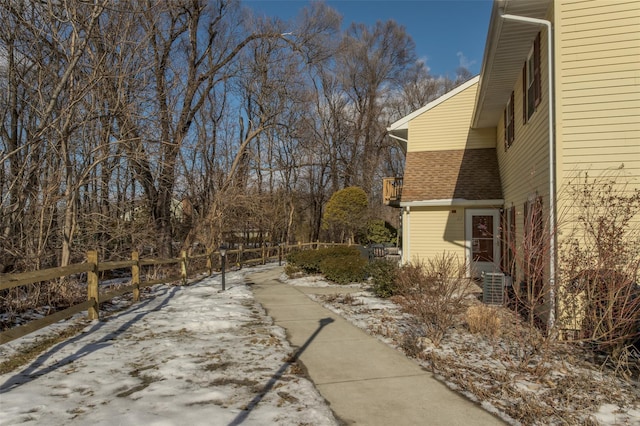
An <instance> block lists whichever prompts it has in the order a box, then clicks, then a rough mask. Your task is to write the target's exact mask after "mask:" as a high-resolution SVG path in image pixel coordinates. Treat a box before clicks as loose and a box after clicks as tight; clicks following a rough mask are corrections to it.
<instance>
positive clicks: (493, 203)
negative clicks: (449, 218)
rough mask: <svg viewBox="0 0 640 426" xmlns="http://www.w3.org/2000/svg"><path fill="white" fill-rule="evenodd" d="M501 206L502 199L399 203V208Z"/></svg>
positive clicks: (502, 203) (454, 199)
mask: <svg viewBox="0 0 640 426" xmlns="http://www.w3.org/2000/svg"><path fill="white" fill-rule="evenodd" d="M496 205H498V206H501V205H504V200H503V199H497V200H467V199H464V198H449V199H444V200H424V201H405V202H400V207H445V206H461V207H462V206H473V207H475V206H496Z"/></svg>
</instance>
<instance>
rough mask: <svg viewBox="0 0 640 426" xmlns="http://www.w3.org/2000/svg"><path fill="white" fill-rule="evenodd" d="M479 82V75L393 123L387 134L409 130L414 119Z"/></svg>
mask: <svg viewBox="0 0 640 426" xmlns="http://www.w3.org/2000/svg"><path fill="white" fill-rule="evenodd" d="M478 81H480V76H479V75H477V76H475V77H473V78H472V79H471V80H469V81H467V82H465V83H463V84H461V85H460V86H458V87H456V88H455V89H453V90H451V91H450V92H447V93H445V94H444V95H442V96H440V97H439V98H438V99H436V100H435V101H431V102H429V103H428V104H426V105H425V106H423V107H422V108H420V109H417V110H415V111H413V112H412V113H411V114H409V115H406V116H404V117H402V118H401V119H400V120H398V121H396V122H395V123H393V124H392V125H390V126H389V127H387V132H392V131H394V130H405V129H408V128H409V121H411V120H413V119H414V118H416V117H417V116H419V115H420V114H423V113H425V112H427V111H429V110H430V109H432V108H435V107H437V106H438V105H440V104H441V103H443V102H444V101H446V100H447V99H450V98H452V97H454V96H455V95H457V94H458V93H460V92H463V91H465V90H466V89H468V88H469V87H471V86H473V85H474V84H476V83H477V82H478Z"/></svg>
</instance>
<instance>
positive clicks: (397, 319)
mask: <svg viewBox="0 0 640 426" xmlns="http://www.w3.org/2000/svg"><path fill="white" fill-rule="evenodd" d="M281 279H282V280H285V281H286V282H287V283H288V284H290V285H302V286H309V285H313V286H326V285H330V284H328V283H327V282H325V281H323V280H322V279H321V278H319V277H303V278H296V279H287V277H286V275H284V274H283V275H282V277H281ZM361 288H362V290H363V291H361V292H356V293H351V294H346V295H342V296H336V295H315V296H312V298H313V299H314V300H316V301H318V302H319V303H322V304H323V305H324V306H325V307H327V308H328V309H330V310H332V311H333V312H335V313H336V314H338V315H341V316H342V317H344V318H346V319H348V320H349V321H350V322H351V323H353V324H354V325H356V326H358V327H360V328H361V329H363V330H365V331H367V332H368V333H370V334H372V335H375V336H377V337H378V338H379V339H380V340H382V341H384V342H385V343H387V344H389V345H391V346H393V347H396V348H398V350H401V351H403V352H405V353H407V354H408V355H410V356H411V357H412V358H414V359H415V360H416V361H417V362H418V363H420V364H421V365H423V366H424V367H425V368H426V369H428V370H430V371H433V372H434V373H435V374H436V375H437V376H438V377H439V378H440V380H442V381H443V382H445V383H446V384H447V385H448V386H449V387H450V388H452V389H454V390H456V391H458V392H460V393H462V394H464V395H466V396H467V397H468V398H470V399H472V400H474V401H478V402H480V403H481V405H482V406H483V407H484V408H485V409H487V410H488V411H491V412H493V413H495V414H496V415H498V416H499V417H501V418H502V419H504V420H505V421H506V422H507V423H510V424H513V425H549V424H552V425H556V424H557V425H560V424H562V425H564V424H568V425H574V424H575V425H578V424H579V425H640V388H639V386H640V383H638V382H637V381H636V382H632V383H628V382H625V381H623V380H620V379H619V378H617V377H615V375H613V374H612V373H611V371H610V370H607V369H599V368H597V366H596V365H594V364H591V363H589V362H587V361H586V355H587V352H583V351H581V350H580V349H579V347H574V346H572V345H564V344H556V345H554V346H553V347H551V348H549V349H548V357H546V358H541V357H538V356H537V355H535V351H532V352H533V353H534V354H533V355H531V356H529V355H528V354H526V353H524V352H525V346H524V345H523V343H525V342H526V339H525V338H524V337H523V336H522V335H519V333H521V332H522V330H521V329H520V328H519V327H518V326H517V325H516V323H515V321H513V319H514V317H513V315H510V312H509V311H507V310H506V309H503V310H501V311H500V313H499V314H500V316H501V318H502V320H503V332H502V334H501V335H500V336H498V337H496V338H494V339H490V338H487V337H486V336H481V335H477V334H471V333H470V332H469V330H468V329H467V328H466V325H465V324H464V322H463V320H461V321H460V322H459V323H458V324H457V325H456V326H455V327H454V329H453V330H450V332H449V333H448V334H447V335H446V337H445V339H444V340H443V342H442V344H441V346H440V347H435V346H434V345H433V344H432V343H431V341H430V340H429V339H427V338H425V337H422V336H416V334H415V331H414V330H412V326H411V321H410V318H409V317H408V315H407V314H404V313H403V312H401V310H400V308H399V306H398V305H396V304H395V303H393V301H392V300H390V299H380V298H378V297H375V296H373V294H372V293H371V292H370V291H367V289H366V286H365V285H362V286H361ZM470 303H471V304H474V301H473V300H470ZM475 303H479V302H477V301H475ZM510 322H511V323H510Z"/></svg>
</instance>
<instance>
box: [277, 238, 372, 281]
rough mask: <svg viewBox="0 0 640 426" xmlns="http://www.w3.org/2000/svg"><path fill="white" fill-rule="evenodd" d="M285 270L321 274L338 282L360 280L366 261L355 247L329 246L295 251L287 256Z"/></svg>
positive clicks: (288, 272) (291, 272) (363, 273)
mask: <svg viewBox="0 0 640 426" xmlns="http://www.w3.org/2000/svg"><path fill="white" fill-rule="evenodd" d="M287 263H288V264H287V269H286V272H287V274H288V275H289V276H291V275H292V274H295V273H296V272H304V273H307V274H318V273H321V274H323V275H324V276H325V277H326V278H327V279H329V280H331V281H334V282H336V283H338V284H349V283H352V282H360V281H362V280H363V278H364V276H365V266H366V264H367V261H366V260H365V259H364V258H363V257H362V256H361V255H360V251H359V250H358V249H357V248H356V247H345V246H342V247H329V248H322V249H318V250H305V251H295V252H292V253H291V254H289V255H288V256H287Z"/></svg>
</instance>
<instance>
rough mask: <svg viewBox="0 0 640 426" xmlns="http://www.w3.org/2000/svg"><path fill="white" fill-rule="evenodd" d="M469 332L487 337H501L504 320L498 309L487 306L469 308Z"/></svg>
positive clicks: (467, 319) (467, 316)
mask: <svg viewBox="0 0 640 426" xmlns="http://www.w3.org/2000/svg"><path fill="white" fill-rule="evenodd" d="M466 321H467V325H468V326H469V331H470V332H472V333H474V334H481V335H483V336H486V337H491V338H496V337H498V336H499V335H500V330H501V325H502V320H501V319H500V316H499V312H498V309H496V308H494V307H491V306H487V305H475V306H469V308H468V309H467V314H466Z"/></svg>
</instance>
